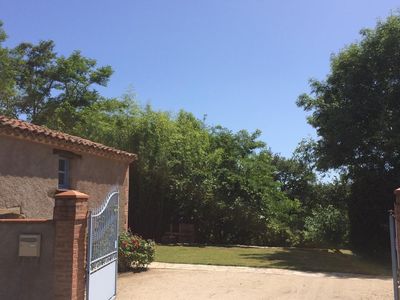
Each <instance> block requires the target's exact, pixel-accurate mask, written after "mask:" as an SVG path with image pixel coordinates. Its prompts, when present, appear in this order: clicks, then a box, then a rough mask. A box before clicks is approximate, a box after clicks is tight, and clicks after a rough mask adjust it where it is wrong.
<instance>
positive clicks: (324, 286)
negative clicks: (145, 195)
mask: <svg viewBox="0 0 400 300" xmlns="http://www.w3.org/2000/svg"><path fill="white" fill-rule="evenodd" d="M391 289H392V281H391V279H390V278H372V277H363V276H357V275H350V276H349V275H347V276H343V275H341V274H324V273H309V272H298V271H288V270H279V269H258V268H246V267H219V266H198V265H179V264H162V263H153V264H152V266H151V267H150V269H149V270H148V271H146V272H143V273H136V274H132V273H125V274H122V275H120V276H119V278H118V297H117V299H118V300H127V299H190V300H194V299H288V300H289V299H290V300H296V299H307V300H312V299H318V300H320V299H357V300H358V299H392V298H393V295H392V290H391Z"/></svg>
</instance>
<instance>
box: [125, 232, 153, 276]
mask: <svg viewBox="0 0 400 300" xmlns="http://www.w3.org/2000/svg"><path fill="white" fill-rule="evenodd" d="M154 253H155V243H154V241H152V240H145V239H143V238H142V237H140V236H138V235H134V234H132V233H131V232H130V231H126V232H123V233H122V234H120V236H119V242H118V270H119V271H120V272H126V271H128V270H132V269H144V268H147V266H148V265H149V264H150V263H151V262H152V261H153V260H154Z"/></svg>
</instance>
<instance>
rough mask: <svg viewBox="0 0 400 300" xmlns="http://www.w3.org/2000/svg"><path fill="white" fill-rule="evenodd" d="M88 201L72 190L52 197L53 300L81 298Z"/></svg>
mask: <svg viewBox="0 0 400 300" xmlns="http://www.w3.org/2000/svg"><path fill="white" fill-rule="evenodd" d="M88 198H89V196H88V195H86V194H83V193H80V192H78V191H73V190H70V191H66V192H62V193H59V194H56V195H55V206H54V224H55V244H54V296H55V299H57V300H64V299H74V300H83V299H84V298H85V267H86V266H85V260H86V227H87V214H88V204H87V200H88Z"/></svg>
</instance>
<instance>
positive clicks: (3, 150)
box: [0, 136, 129, 229]
mask: <svg viewBox="0 0 400 300" xmlns="http://www.w3.org/2000/svg"><path fill="white" fill-rule="evenodd" d="M75 153H76V154H78V155H80V157H74V158H72V159H71V160H70V162H71V163H70V176H69V177H70V188H71V189H75V190H78V191H80V192H83V193H86V194H88V195H89V202H88V203H89V209H91V208H94V207H97V206H98V205H99V204H100V203H101V202H102V201H103V200H104V199H105V197H106V195H107V193H108V192H109V191H110V190H111V188H112V187H113V186H117V187H118V188H119V190H120V228H121V229H122V228H125V227H126V225H127V218H126V217H125V216H126V212H127V207H128V206H127V205H128V186H129V180H128V170H129V165H128V163H127V162H123V161H117V160H114V159H109V158H104V157H100V156H95V155H91V154H86V153H79V152H75ZM58 158H59V155H57V154H53V147H51V146H48V145H43V144H39V143H34V142H30V141H26V140H22V139H16V138H12V137H6V136H0V208H9V207H15V206H21V212H22V213H23V214H25V216H26V217H27V218H48V219H51V218H52V215H53V207H54V195H55V193H56V192H57V187H58Z"/></svg>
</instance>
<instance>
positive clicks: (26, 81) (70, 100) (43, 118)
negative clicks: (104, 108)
mask: <svg viewBox="0 0 400 300" xmlns="http://www.w3.org/2000/svg"><path fill="white" fill-rule="evenodd" d="M54 47H55V45H54V42H53V41H40V42H39V43H38V44H37V45H33V44H31V43H21V44H19V45H18V46H16V47H15V48H14V49H11V50H8V53H9V56H8V58H9V61H10V62H12V69H13V73H12V74H11V75H10V78H11V79H12V81H13V82H15V86H16V89H17V92H18V93H17V94H16V95H13V94H11V93H10V92H9V93H8V94H7V95H6V96H4V97H2V98H0V101H1V104H2V105H1V106H3V107H10V105H7V103H10V102H12V103H13V106H12V107H11V108H8V110H10V111H13V112H14V114H16V115H18V114H24V115H26V117H27V119H28V120H30V121H31V122H32V123H35V124H46V125H47V124H50V125H53V127H54V126H55V123H59V124H58V126H56V127H57V128H59V129H64V128H67V127H71V126H72V125H73V122H74V121H76V120H74V118H73V117H74V115H73V113H74V112H75V111H76V110H79V109H81V108H83V107H86V106H89V105H91V104H93V103H94V102H95V101H97V100H98V99H99V94H98V92H97V91H96V90H95V89H94V88H93V87H92V86H93V85H100V86H105V85H106V84H107V82H108V80H109V78H110V76H111V74H112V69H111V67H109V66H105V67H97V66H96V61H95V60H93V59H89V58H86V57H84V56H82V55H81V54H80V52H79V51H75V52H73V53H72V54H71V55H70V56H68V57H64V56H58V55H57V53H56V52H55V51H54ZM0 55H1V54H0ZM1 82H3V83H4V82H6V81H4V80H1ZM13 100H14V101H13ZM57 110H58V112H59V113H58V114H57V119H55V116H54V113H55V112H56V111H57ZM61 111H63V113H61ZM71 113H72V115H69V114H71ZM62 116H64V117H62Z"/></svg>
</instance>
